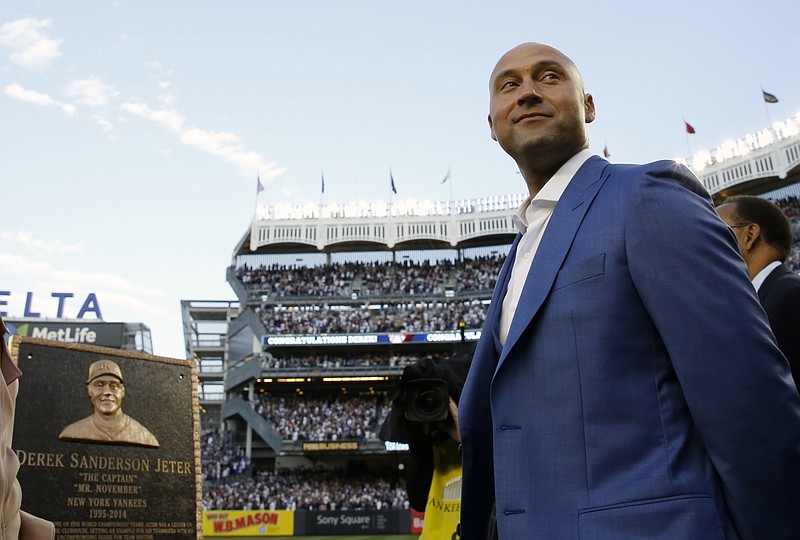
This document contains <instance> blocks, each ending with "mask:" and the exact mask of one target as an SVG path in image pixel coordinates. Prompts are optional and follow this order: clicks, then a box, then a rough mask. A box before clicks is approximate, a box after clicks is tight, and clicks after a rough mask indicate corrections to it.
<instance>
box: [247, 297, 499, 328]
mask: <svg viewBox="0 0 800 540" xmlns="http://www.w3.org/2000/svg"><path fill="white" fill-rule="evenodd" d="M487 307H488V305H487V304H483V303H481V302H478V301H473V302H461V301H455V300H454V301H449V302H432V303H416V304H390V305H384V306H381V307H380V308H377V309H368V308H367V307H365V306H338V307H329V306H328V305H327V304H326V305H323V306H310V307H297V306H292V307H286V306H282V305H269V304H266V303H265V304H262V305H260V306H259V307H257V308H256V309H255V312H256V314H257V315H258V316H259V318H260V319H261V322H262V323H263V324H264V327H265V328H266V331H267V333H268V334H356V333H375V332H412V333H413V332H438V331H448V330H457V329H458V323H459V322H462V321H463V322H464V323H465V324H466V327H467V328H470V329H471V328H481V327H482V326H483V319H484V317H485V316H486V309H487Z"/></svg>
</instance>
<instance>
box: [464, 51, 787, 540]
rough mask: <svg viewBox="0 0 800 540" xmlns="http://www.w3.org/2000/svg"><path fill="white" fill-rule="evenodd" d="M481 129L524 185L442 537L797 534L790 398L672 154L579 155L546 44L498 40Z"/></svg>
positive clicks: (779, 362) (740, 279)
mask: <svg viewBox="0 0 800 540" xmlns="http://www.w3.org/2000/svg"><path fill="white" fill-rule="evenodd" d="M490 96H491V103H490V114H489V125H490V128H491V134H492V137H493V138H494V139H495V140H497V141H498V143H499V144H500V145H501V147H502V148H503V149H504V150H505V151H506V152H507V153H508V154H509V155H510V156H511V157H512V158H514V160H515V161H516V162H517V165H518V166H519V169H520V172H521V173H522V175H523V176H524V178H525V180H526V183H527V186H528V189H529V192H530V195H531V198H530V199H529V200H528V201H526V203H524V204H523V206H522V207H521V208H520V209H519V210H518V213H517V215H516V216H515V223H516V224H517V226H518V227H519V229H520V235H518V237H517V239H516V240H515V242H514V244H513V246H512V248H511V251H510V254H509V257H508V260H507V261H506V263H505V265H504V266H503V269H502V271H501V273H500V276H499V278H498V285H497V287H496V290H495V291H494V296H493V298H492V303H491V306H490V308H489V311H488V313H487V317H486V323H485V326H484V329H483V334H482V336H481V340H480V342H479V344H478V347H477V350H476V352H475V356H474V358H473V361H472V365H471V368H470V372H469V376H468V378H467V381H466V385H465V387H464V391H463V394H462V396H461V401H460V403H459V410H458V416H459V423H460V435H461V441H462V461H463V487H462V489H463V491H462V509H461V511H462V515H461V529H460V530H461V538H462V539H463V540H484V539H485V538H487V534H491V532H492V531H490V530H489V529H490V528H491V527H493V526H490V520H491V514H492V509H493V508H495V507H496V516H497V531H496V533H497V534H498V535H499V538H500V539H501V540H512V539H513V540H520V539H543V540H601V539H602V540H628V539H629V540H650V539H652V540H790V539H793V540H797V539H798V538H800V397H798V394H797V392H796V390H795V389H794V386H793V384H792V379H791V376H790V372H789V366H788V363H787V361H786V359H785V357H784V356H783V355H782V354H781V352H780V350H779V349H778V348H777V346H776V345H775V341H774V337H773V336H772V334H771V332H770V329H769V324H768V322H767V319H766V317H765V315H764V312H763V310H762V309H761V307H760V306H759V302H758V298H757V297H756V295H755V293H754V291H753V287H752V285H751V284H750V282H749V280H748V278H747V273H746V269H745V266H744V263H743V261H742V259H741V257H740V256H739V255H738V252H737V246H736V242H735V238H734V236H733V234H732V232H731V231H730V230H729V229H728V227H727V226H726V225H725V224H724V223H723V222H722V221H721V220H720V219H719V217H718V216H717V214H716V212H715V210H714V207H713V205H712V202H711V200H710V197H709V196H708V193H707V192H706V191H705V190H704V189H703V187H702V186H701V185H700V183H699V182H698V181H697V179H696V178H695V177H694V176H693V175H692V173H691V172H690V171H689V170H688V169H686V168H685V167H683V166H680V165H678V164H676V163H674V162H668V161H663V162H657V163H652V164H649V165H612V164H610V163H608V162H607V161H606V160H604V159H602V158H600V157H597V156H592V155H591V154H590V153H589V152H588V150H587V148H588V136H587V130H586V126H587V124H588V123H590V122H591V121H593V120H594V117H595V105H594V100H593V98H592V96H591V95H590V94H587V93H585V92H584V89H583V82H582V79H581V76H580V73H579V72H578V70H577V68H576V67H575V65H574V64H573V63H572V61H571V60H570V59H569V58H567V57H566V56H564V55H563V54H562V53H560V52H559V51H557V50H556V49H553V48H551V47H548V46H545V45H541V44H536V43H527V44H523V45H520V46H519V47H516V48H514V49H512V50H511V51H509V52H508V53H506V54H505V55H504V56H503V57H502V58H501V59H500V61H499V62H498V64H497V66H496V67H495V69H494V71H493V73H492V76H491V80H490Z"/></svg>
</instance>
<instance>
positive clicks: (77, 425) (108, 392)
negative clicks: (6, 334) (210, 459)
mask: <svg viewBox="0 0 800 540" xmlns="http://www.w3.org/2000/svg"><path fill="white" fill-rule="evenodd" d="M10 348H11V355H12V357H13V358H14V359H15V361H17V363H18V365H19V368H20V369H21V370H22V377H20V379H19V383H20V388H19V396H18V398H17V411H16V419H15V423H14V443H13V447H14V450H16V452H17V456H18V457H19V460H20V470H19V475H18V477H19V481H20V484H21V485H22V509H23V510H25V511H27V512H30V513H31V514H33V515H35V516H39V517H42V518H44V519H47V520H49V521H52V522H54V523H55V525H56V537H57V538H58V539H64V540H79V539H80V540H84V539H85V540H104V539H109V540H110V539H114V540H117V539H120V540H161V539H167V538H186V539H188V538H192V539H195V538H201V537H202V513H201V508H200V500H201V499H200V444H199V411H198V401H197V372H196V370H195V365H194V362H192V361H190V360H176V359H172V358H163V357H157V356H150V355H145V354H140V353H135V352H126V351H120V350H116V349H106V348H101V347H92V346H86V345H74V344H68V343H61V342H56V341H49V340H43V339H35V338H27V337H19V336H13V337H12V340H11V342H10Z"/></svg>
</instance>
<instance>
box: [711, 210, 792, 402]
mask: <svg viewBox="0 0 800 540" xmlns="http://www.w3.org/2000/svg"><path fill="white" fill-rule="evenodd" d="M717 213H719V216H720V217H721V218H722V220H723V221H724V222H725V223H727V224H728V226H729V227H730V228H731V229H733V232H734V234H736V240H737V242H738V243H739V251H740V252H741V254H742V257H743V258H744V262H745V264H747V271H748V272H749V273H750V279H751V280H752V282H753V285H754V286H755V288H756V291H758V299H759V300H760V301H761V305H762V306H763V308H764V311H766V312H767V317H768V318H769V324H770V326H771V327H772V332H773V333H774V334H775V339H777V340H778V347H780V349H781V351H782V352H783V354H784V355H785V356H786V358H787V359H788V360H789V365H790V366H791V368H792V377H793V378H794V382H795V386H796V387H797V388H798V389H799V390H800V276H798V275H797V274H796V273H794V272H792V271H791V269H789V267H788V266H786V264H785V261H786V258H787V257H788V256H789V252H790V251H791V249H792V243H793V241H794V236H793V234H792V227H791V225H790V223H789V219H788V218H787V217H786V214H784V213H783V210H781V209H780V207H778V206H777V205H776V204H775V203H773V202H771V201H768V200H766V199H762V198H760V197H752V196H746V195H740V196H736V197H731V198H729V199H726V200H725V202H724V203H722V204H721V205H720V206H718V207H717Z"/></svg>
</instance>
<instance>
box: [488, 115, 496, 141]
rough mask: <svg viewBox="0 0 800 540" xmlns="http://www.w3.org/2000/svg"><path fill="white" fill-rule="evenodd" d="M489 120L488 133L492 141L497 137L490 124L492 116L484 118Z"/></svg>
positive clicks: (492, 125)
mask: <svg viewBox="0 0 800 540" xmlns="http://www.w3.org/2000/svg"><path fill="white" fill-rule="evenodd" d="M486 118H487V120H489V133H490V134H491V135H492V140H494V141H496V140H497V135H496V134H495V132H494V124H493V123H492V115H491V114H490V115H489V116H487V117H486Z"/></svg>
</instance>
